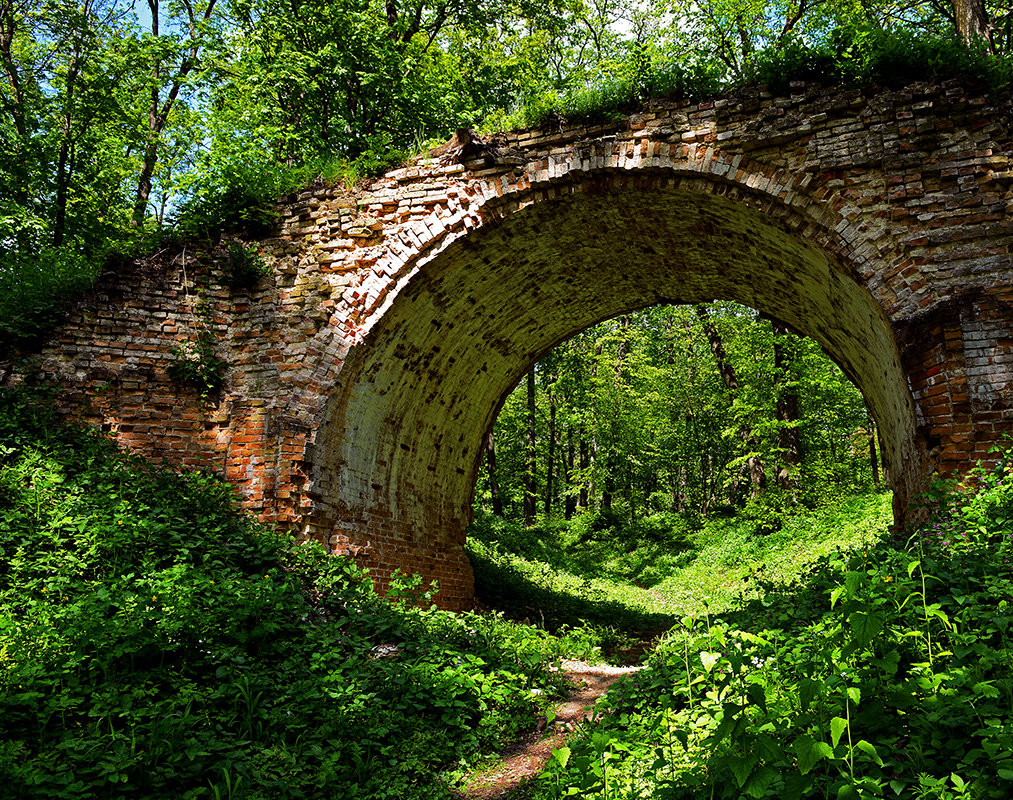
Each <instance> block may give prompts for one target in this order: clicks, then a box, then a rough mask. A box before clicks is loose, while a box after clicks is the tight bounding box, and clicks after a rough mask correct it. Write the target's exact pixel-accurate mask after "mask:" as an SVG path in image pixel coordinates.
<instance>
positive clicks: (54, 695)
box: [0, 391, 594, 800]
mask: <svg viewBox="0 0 1013 800" xmlns="http://www.w3.org/2000/svg"><path fill="white" fill-rule="evenodd" d="M361 577H362V576H361V575H360V574H359V573H358V572H357V571H356V569H355V568H354V567H353V566H352V565H351V564H350V563H349V562H347V561H345V560H343V559H340V558H332V557H328V556H327V555H326V554H325V553H324V552H323V551H322V550H321V549H320V548H317V547H313V546H298V545H296V544H295V543H294V541H293V540H292V539H291V538H290V537H285V536H277V535H275V534H273V533H271V532H269V531H267V530H265V529H264V528H262V527H261V526H259V525H257V524H255V523H254V522H252V521H251V520H250V519H249V518H248V517H246V516H244V515H242V514H239V513H237V512H236V511H235V510H234V509H233V507H232V495H231V491H230V489H229V488H228V487H226V486H223V485H222V484H221V483H219V482H218V481H216V480H214V479H212V478H211V477H209V476H207V475H204V474H201V473H190V474H185V475H176V474H174V473H172V472H169V471H168V470H163V469H159V468H155V467H152V466H151V465H149V464H147V463H146V462H143V461H141V460H139V459H136V458H131V457H128V456H126V455H125V454H123V453H121V452H118V451H116V449H115V448H114V447H113V446H112V445H111V444H110V442H108V441H107V440H106V439H104V438H102V437H101V436H99V435H96V434H94V433H93V432H87V431H82V430H76V429H73V428H67V427H61V426H59V425H56V424H54V422H53V420H52V418H51V417H50V415H49V413H48V411H47V410H46V408H45V406H44V405H39V404H37V403H33V402H30V398H26V397H25V396H23V395H21V394H20V393H17V392H11V391H6V392H3V393H0V781H2V786H3V789H2V790H0V794H3V796H4V797H6V798H39V797H46V798H94V797H103V798H154V797H166V798H168V797H171V798H216V800H217V798H225V797H231V798H240V797H242V798H264V799H265V800H267V799H268V798H270V800H277V799H278V798H288V797H291V798H335V797H362V798H426V800H429V799H430V798H439V797H443V796H447V792H448V790H447V789H446V782H447V779H448V778H450V777H452V776H453V774H454V772H455V770H458V769H460V767H461V765H462V764H464V763H466V762H468V761H470V760H472V759H474V758H475V757H477V755H478V754H479V753H481V752H482V751H484V750H488V749H489V748H491V747H493V746H495V745H496V744H497V743H498V742H499V741H500V740H502V739H504V738H510V737H512V736H514V735H515V734H516V733H517V732H518V731H519V730H520V729H522V728H524V727H525V726H529V725H531V724H532V723H533V720H534V715H533V713H532V712H533V710H535V709H534V703H535V701H534V698H535V695H533V694H532V692H531V690H532V689H535V688H537V689H541V690H542V692H543V693H544V694H543V695H542V696H543V697H551V696H552V695H554V694H556V693H558V688H559V687H558V686H557V685H556V684H557V683H558V678H556V677H554V674H553V673H552V672H550V671H549V669H548V667H549V666H550V664H551V663H552V662H553V661H554V659H557V658H558V657H559V656H560V655H563V654H566V655H570V654H573V653H579V654H583V655H590V654H592V653H593V651H594V644H593V642H592V641H591V640H590V639H589V637H588V636H587V635H586V634H582V633H575V634H572V635H571V636H570V637H568V638H565V639H561V638H558V637H554V636H550V635H548V634H546V633H544V632H541V631H538V630H535V629H534V628H531V627H530V626H523V625H518V624H514V623H509V622H506V621H504V620H503V619H502V617H499V616H478V615H474V614H450V613H444V612H437V611H422V610H420V609H418V608H415V607H412V606H411V605H409V604H408V603H405V602H398V603H395V604H393V605H392V604H390V603H387V602H384V601H381V600H379V599H378V598H377V597H376V596H375V594H374V593H373V592H372V589H371V587H370V586H369V585H368V584H367V583H364V582H363V581H362V579H361ZM401 589H402V591H403V592H404V593H405V595H406V596H411V597H414V596H415V595H417V594H418V587H414V588H413V587H412V584H411V582H410V581H405V582H403V584H402V587H401Z"/></svg>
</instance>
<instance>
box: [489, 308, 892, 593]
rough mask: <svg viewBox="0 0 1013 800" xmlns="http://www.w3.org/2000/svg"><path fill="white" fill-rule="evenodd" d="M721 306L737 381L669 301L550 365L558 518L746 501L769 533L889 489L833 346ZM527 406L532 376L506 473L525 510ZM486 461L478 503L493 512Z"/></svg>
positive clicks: (504, 498) (546, 441) (548, 413)
mask: <svg viewBox="0 0 1013 800" xmlns="http://www.w3.org/2000/svg"><path fill="white" fill-rule="evenodd" d="M708 309H709V310H708V312H707V313H708V315H709V320H710V323H711V324H712V326H713V328H714V330H715V331H716V335H717V336H718V337H720V340H721V344H722V346H723V350H724V358H725V361H726V362H727V365H730V366H731V367H732V368H733V369H734V371H735V373H736V376H737V383H738V387H737V389H735V390H731V389H729V388H728V387H727V386H726V384H725V382H724V381H723V379H722V375H721V369H720V365H719V364H718V362H717V359H716V358H715V356H714V351H713V349H712V347H711V345H710V343H709V342H708V339H707V337H706V335H705V333H704V329H703V327H702V323H701V320H700V318H699V316H698V315H697V314H696V313H694V308H693V307H691V306H658V307H654V308H650V309H646V310H644V311H640V312H637V313H635V314H630V315H626V316H622V317H618V318H616V319H614V320H609V321H607V322H603V323H601V324H599V325H596V326H594V327H593V328H589V329H588V330H586V331H584V332H582V333H580V334H578V335H577V336H575V337H574V338H572V339H571V340H570V341H568V342H565V343H564V344H562V345H560V346H558V347H557V348H556V349H555V350H554V351H552V352H551V353H550V354H549V355H548V356H546V357H545V358H543V359H542V360H541V361H540V362H539V363H538V364H536V365H535V367H534V371H535V377H536V394H537V397H536V415H535V425H534V438H535V449H536V454H535V461H536V470H535V471H536V484H537V493H538V495H539V500H540V507H541V508H542V509H543V513H547V514H548V515H549V517H550V519H551V518H553V517H556V516H566V515H569V516H573V515H574V514H575V513H577V512H578V502H586V504H587V507H586V508H584V509H581V510H580V513H581V516H582V518H583V519H584V520H586V521H590V520H591V519H592V518H593V519H597V520H599V521H600V520H601V518H603V516H604V515H608V516H610V517H611V521H610V522H609V523H608V525H606V527H617V526H619V525H622V524H625V523H628V522H629V521H630V520H636V519H638V518H641V517H643V516H646V515H651V514H659V513H663V512H669V513H671V514H672V515H673V518H674V517H678V518H679V519H682V520H685V521H686V524H688V525H690V526H692V525H694V524H695V522H694V518H698V517H700V516H703V515H706V514H707V513H708V512H710V511H713V510H715V509H719V508H722V507H725V506H728V507H736V508H742V507H746V509H747V513H748V514H749V515H750V516H752V518H753V519H754V520H755V522H756V524H755V529H756V531H757V532H759V533H770V532H771V531H773V530H776V529H777V528H778V527H779V526H780V525H781V523H782V520H783V519H787V518H789V517H792V516H794V515H797V514H798V513H799V511H801V510H804V509H816V508H820V507H822V506H826V505H830V504H833V503H837V502H840V501H842V500H844V499H846V498H847V497H849V496H853V495H854V494H856V493H862V492H868V491H872V490H873V489H874V488H875V485H874V483H875V482H874V480H873V475H872V469H871V464H870V452H869V447H870V445H869V429H870V427H873V431H874V426H873V423H872V422H871V421H870V419H869V413H868V411H867V410H866V408H865V403H864V400H863V398H862V395H861V393H860V392H859V391H858V389H856V388H855V386H854V385H853V384H852V383H851V382H850V381H849V380H848V379H847V378H846V377H845V376H844V374H843V372H842V371H841V370H840V369H839V368H838V367H837V366H836V365H835V364H834V363H833V362H832V361H831V360H830V359H829V358H828V357H827V356H826V354H825V353H824V352H823V350H822V349H821V348H820V347H819V345H817V344H816V343H815V342H814V341H812V340H811V339H807V338H805V337H802V336H798V335H795V334H776V335H775V333H774V329H773V326H772V324H771V322H770V321H769V320H768V319H765V318H763V317H761V316H760V315H759V314H758V313H757V312H756V311H754V310H752V309H749V308H746V307H743V306H739V305H737V304H734V303H714V304H710V305H709V306H708ZM778 352H780V353H781V354H782V359H781V361H783V362H784V363H783V364H782V363H781V361H779V360H778V358H777V353H778ZM789 392H791V393H792V394H793V395H794V397H795V398H796V401H797V403H796V406H797V412H798V413H797V415H796V416H795V418H787V417H786V416H785V415H781V416H779V415H778V399H779V397H780V396H781V395H784V394H787V393H789ZM526 401H527V383H526V382H524V381H522V382H521V383H520V384H518V386H517V388H516V389H515V390H514V391H513V392H512V393H511V394H510V395H509V396H508V397H507V398H506V399H505V401H504V404H503V407H502V409H501V411H500V414H499V417H498V418H497V421H496V426H495V436H494V441H495V455H496V462H497V468H496V473H497V474H496V478H497V485H498V492H499V498H500V500H501V502H502V505H503V510H504V513H505V514H506V516H507V517H508V518H516V516H517V515H518V511H519V508H520V504H521V500H522V498H523V495H524V486H525V481H526V477H527V470H528V465H527V441H528V434H529V430H528V416H527V403H526ZM744 430H748V431H749V432H750V434H749V436H748V437H746V438H744V437H743V431H744ZM785 430H791V431H794V432H795V433H796V435H797V440H798V445H799V446H798V450H799V451H800V452H799V453H798V454H797V458H796V459H795V460H794V463H792V462H791V461H789V460H788V459H787V458H786V453H785V448H783V447H782V443H781V434H782V433H783V432H784V431H785ZM874 435H875V434H874V433H873V436H874ZM581 452H583V456H581ZM750 457H754V458H758V459H759V460H760V462H761V464H762V468H763V472H764V473H765V475H766V479H767V480H766V484H767V486H766V489H765V490H764V491H762V492H757V493H756V495H755V496H752V497H750V495H751V494H752V492H751V491H750V488H751V487H750V486H749V485H748V484H749V480H748V475H746V476H745V477H743V470H744V468H745V466H746V462H747V460H748V459H749V458H750ZM484 466H485V469H484V471H483V472H482V473H480V476H479V481H478V484H477V487H476V502H477V503H479V504H481V505H483V506H484V507H485V508H488V507H489V505H490V500H491V482H490V480H489V473H488V465H487V464H486V465H484ZM782 470H783V471H784V472H785V473H788V474H790V476H791V479H792V480H791V482H790V483H789V484H788V485H779V484H778V477H779V475H780V473H781V472H782ZM550 471H551V472H552V474H553V476H554V480H553V483H552V486H551V487H550V486H549V484H548V480H547V476H548V474H549V473H550ZM877 477H878V476H877ZM582 495H583V497H582ZM545 509H548V510H547V511H545ZM588 515H591V516H588ZM582 524H583V523H582ZM596 524H597V523H596ZM672 552H673V554H674V551H672ZM631 577H632V576H631Z"/></svg>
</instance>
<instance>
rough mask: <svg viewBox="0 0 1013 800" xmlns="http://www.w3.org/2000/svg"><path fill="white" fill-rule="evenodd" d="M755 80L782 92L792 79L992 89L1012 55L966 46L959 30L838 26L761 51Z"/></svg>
mask: <svg viewBox="0 0 1013 800" xmlns="http://www.w3.org/2000/svg"><path fill="white" fill-rule="evenodd" d="M751 77H752V79H753V80H755V81H757V82H759V83H763V84H766V85H767V86H768V87H769V88H770V90H771V91H773V92H775V93H782V92H784V91H786V90H787V89H788V87H789V84H790V83H791V82H792V81H818V82H821V83H824V84H844V85H846V86H856V87H862V86H868V85H877V86H885V87H889V88H900V87H903V86H906V85H907V84H909V83H911V82H913V81H940V80H947V79H959V80H962V81H964V82H973V83H976V84H980V85H983V86H985V87H987V88H989V89H991V90H993V91H995V90H999V89H1004V88H1006V87H1008V86H1009V85H1010V81H1011V78H1013V62H1011V61H1010V59H1009V57H999V56H993V55H991V54H989V53H987V52H986V51H985V50H984V49H983V47H981V46H980V45H979V46H975V47H968V46H966V45H965V44H964V43H963V42H962V41H961V40H960V39H959V38H958V37H957V36H956V35H955V34H950V35H938V34H931V33H925V32H923V31H913V30H910V29H905V28H899V29H890V30H888V29H884V28H881V27H879V26H877V25H870V24H865V25H855V26H851V25H849V26H843V27H840V28H835V29H834V30H832V31H830V32H829V34H828V35H827V36H826V37H824V38H822V39H821V40H820V41H819V42H817V43H816V44H807V43H805V42H803V41H800V40H796V39H791V40H789V41H787V42H785V43H783V44H782V45H781V46H779V47H776V48H767V49H764V50H762V51H761V52H759V53H758V54H757V55H756V57H755V58H754V60H753V61H752V64H751Z"/></svg>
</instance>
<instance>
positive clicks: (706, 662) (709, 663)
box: [700, 650, 721, 674]
mask: <svg viewBox="0 0 1013 800" xmlns="http://www.w3.org/2000/svg"><path fill="white" fill-rule="evenodd" d="M720 660H721V653H708V652H707V651H706V650H705V651H703V652H702V653H700V662H701V663H702V664H703V668H704V669H705V670H706V671H707V673H708V674H710V671H711V670H712V669H714V665H715V664H717V663H718V661H720Z"/></svg>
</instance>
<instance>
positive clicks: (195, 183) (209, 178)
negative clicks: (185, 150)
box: [170, 158, 303, 239]
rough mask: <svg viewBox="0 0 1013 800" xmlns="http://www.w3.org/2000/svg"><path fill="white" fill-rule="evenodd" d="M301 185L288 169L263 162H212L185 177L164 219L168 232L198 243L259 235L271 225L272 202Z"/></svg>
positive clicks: (273, 215)
mask: <svg viewBox="0 0 1013 800" xmlns="http://www.w3.org/2000/svg"><path fill="white" fill-rule="evenodd" d="M302 183H303V182H302V180H301V176H297V175H295V174H294V173H293V172H292V170H290V169H286V168H285V167H283V166H281V165H278V164H276V163H274V162H272V161H268V160H264V159H257V158H253V159H240V158H236V159H235V160H231V159H230V160H225V161H223V162H220V163H218V162H212V163H210V164H208V165H207V166H205V167H204V168H203V169H201V170H199V171H196V172H194V173H192V174H191V175H189V176H188V178H187V185H186V186H185V189H184V190H185V192H186V194H185V196H184V198H183V199H182V201H181V202H180V203H179V205H178V206H177V207H176V210H175V211H174V213H173V216H172V218H171V220H170V224H171V226H172V230H173V233H175V234H176V235H179V236H182V237H184V238H187V237H192V238H198V239H207V238H212V239H215V238H217V237H218V236H219V235H220V234H221V233H223V232H242V233H246V234H250V235H258V234H263V233H265V232H266V231H268V230H270V228H271V226H272V224H273V223H274V221H275V217H276V214H275V210H274V209H275V203H276V202H277V200H278V198H279V197H281V196H282V195H283V194H285V193H286V192H290V191H292V190H294V189H296V188H298V187H299V186H300V185H302Z"/></svg>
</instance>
